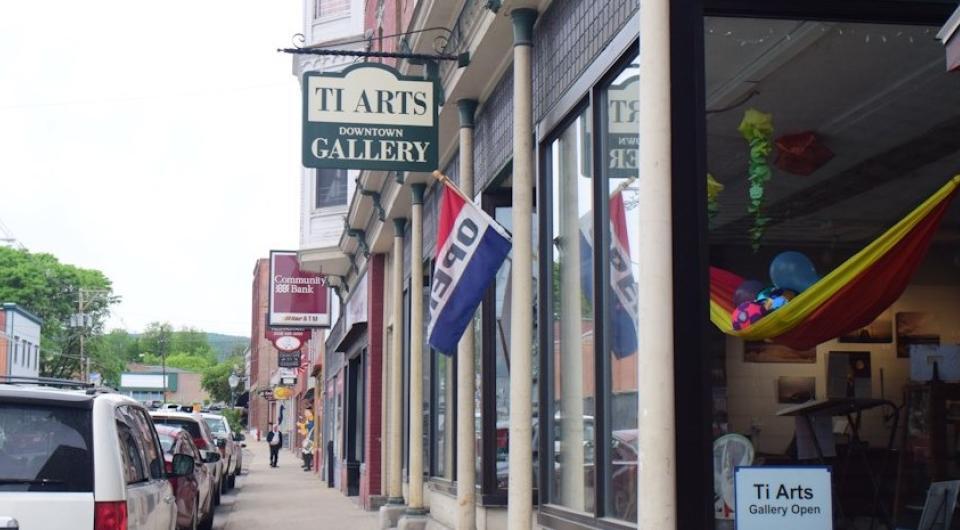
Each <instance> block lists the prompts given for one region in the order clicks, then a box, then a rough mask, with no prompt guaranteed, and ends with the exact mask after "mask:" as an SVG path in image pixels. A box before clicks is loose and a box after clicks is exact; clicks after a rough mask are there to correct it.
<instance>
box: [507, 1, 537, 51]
mask: <svg viewBox="0 0 960 530" xmlns="http://www.w3.org/2000/svg"><path fill="white" fill-rule="evenodd" d="M510 18H512V19H513V45H514V46H533V23H534V22H535V21H536V20H537V10H536V9H530V8H527V7H524V8H520V9H514V10H513V11H511V12H510Z"/></svg>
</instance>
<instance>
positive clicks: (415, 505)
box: [407, 184, 426, 515]
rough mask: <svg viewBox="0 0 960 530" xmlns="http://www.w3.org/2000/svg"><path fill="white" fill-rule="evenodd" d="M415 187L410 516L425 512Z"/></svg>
mask: <svg viewBox="0 0 960 530" xmlns="http://www.w3.org/2000/svg"><path fill="white" fill-rule="evenodd" d="M425 189H426V185H425V184H413V185H412V186H411V188H410V191H411V193H412V195H413V206H412V212H411V215H410V443H409V447H410V493H409V495H408V499H407V513H408V514H410V515H422V514H424V513H426V511H425V510H424V509H423V317H424V315H423V309H424V308H423V192H424V190H425Z"/></svg>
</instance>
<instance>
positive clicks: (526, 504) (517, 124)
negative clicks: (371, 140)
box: [507, 9, 537, 530]
mask: <svg viewBox="0 0 960 530" xmlns="http://www.w3.org/2000/svg"><path fill="white" fill-rule="evenodd" d="M511 17H512V18H513V106H514V108H513V264H512V270H511V274H512V279H513V281H512V283H511V303H512V311H511V313H510V351H511V352H515V353H516V355H511V356H510V357H511V363H510V457H509V468H508V471H509V481H508V487H509V492H508V496H507V528H508V529H509V530H529V528H530V525H531V522H532V518H533V456H532V455H533V448H532V445H533V439H532V438H533V425H532V422H533V396H532V393H533V358H532V356H531V355H529V354H527V352H530V351H531V350H532V346H533V227H532V224H533V190H534V184H535V182H534V167H533V163H534V162H533V159H534V156H533V129H532V127H533V125H532V124H533V105H532V100H533V74H532V71H531V56H532V51H533V23H534V21H535V20H536V18H537V12H536V11H535V10H533V9H514V10H513V12H511Z"/></svg>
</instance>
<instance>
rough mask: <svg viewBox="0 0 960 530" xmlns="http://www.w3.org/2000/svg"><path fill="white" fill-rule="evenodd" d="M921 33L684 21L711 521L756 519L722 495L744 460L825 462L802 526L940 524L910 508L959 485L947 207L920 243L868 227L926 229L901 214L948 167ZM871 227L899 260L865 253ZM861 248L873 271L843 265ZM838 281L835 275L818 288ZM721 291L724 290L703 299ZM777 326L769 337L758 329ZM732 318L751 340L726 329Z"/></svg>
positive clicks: (954, 247) (949, 155)
mask: <svg viewBox="0 0 960 530" xmlns="http://www.w3.org/2000/svg"><path fill="white" fill-rule="evenodd" d="M828 4H829V3H828ZM867 4H870V2H867V3H865V4H864V6H865V7H864V8H863V9H861V10H858V11H857V17H858V19H861V20H867V19H869V18H870V17H871V16H876V15H877V13H882V14H883V18H884V21H885V22H890V16H891V14H895V16H903V17H916V16H918V15H917V13H920V12H922V11H921V10H919V9H913V8H911V7H910V6H909V5H907V3H904V5H905V6H906V7H901V8H899V9H897V8H891V7H889V6H888V7H887V8H884V9H883V10H881V11H878V12H874V13H872V14H871V13H870V11H871V9H870V8H869V6H868V5H867ZM917 4H920V3H919V2H918V3H917ZM824 5H826V4H824ZM818 16H819V15H818ZM936 30H937V27H927V26H914V25H904V24H890V23H884V24H876V23H851V22H844V21H823V20H785V19H775V18H742V17H737V18H720V17H708V18H706V19H704V33H705V34H704V42H705V48H704V57H705V77H704V82H705V93H704V98H705V103H706V111H707V116H706V142H707V143H706V160H707V165H708V167H707V169H708V171H709V174H710V178H711V179H713V181H714V183H710V180H708V183H709V184H708V186H711V187H712V188H713V190H714V192H716V190H717V189H718V186H717V185H722V186H723V191H722V192H720V193H719V194H717V195H715V199H716V200H715V203H714V204H713V208H711V215H710V229H709V235H708V242H709V255H710V265H711V266H712V267H713V269H711V270H710V272H709V275H710V277H711V290H710V291H711V292H710V293H709V294H710V298H711V302H713V304H714V308H716V307H721V305H723V304H726V306H727V307H728V309H726V311H725V312H718V311H716V310H714V311H713V321H714V323H715V324H717V325H716V327H717V328H719V329H722V330H723V331H725V332H726V333H727V334H726V335H724V334H722V333H720V332H719V331H716V332H715V333H714V335H713V336H712V338H711V339H710V340H709V342H708V344H707V348H706V351H704V352H701V354H702V355H704V356H705V358H706V359H709V361H708V362H710V363H711V364H712V368H713V371H712V376H713V377H712V382H713V386H712V397H713V409H714V410H713V412H714V414H713V422H712V427H713V434H714V437H715V441H714V446H713V455H714V466H715V468H714V484H715V488H716V491H715V498H716V501H715V506H714V508H715V518H716V527H717V528H733V527H734V525H737V526H739V527H741V528H742V527H744V526H745V524H746V523H748V519H753V520H757V514H751V513H750V510H749V508H748V506H749V505H750V504H747V503H748V502H750V503H752V502H754V501H753V500H751V497H749V496H748V495H745V494H744V493H743V489H736V497H735V496H734V489H735V486H734V485H735V481H736V476H737V471H736V469H737V468H738V466H747V465H753V466H758V467H757V468H756V469H757V472H759V473H769V474H770V475H774V476H775V475H776V473H778V467H779V468H781V469H782V467H783V466H789V467H799V468H810V467H814V466H824V465H827V466H830V470H831V476H832V484H833V489H832V496H833V499H832V503H831V499H830V494H829V493H827V494H826V501H821V503H820V504H819V505H816V506H822V507H826V508H830V507H831V506H832V510H833V513H832V516H833V521H829V520H828V521H822V522H819V521H818V522H817V524H818V525H820V526H818V527H823V528H826V527H829V525H830V524H831V523H832V524H833V527H835V528H854V527H862V528H870V527H874V528H932V527H936V526H938V525H944V527H949V526H950V521H951V519H953V520H954V521H956V519H957V518H956V516H955V515H954V514H952V513H950V514H948V515H947V516H946V518H945V519H943V520H941V519H937V522H936V523H934V522H933V520H932V519H927V520H925V521H924V520H922V519H921V518H922V515H921V514H922V513H923V512H924V511H927V512H928V513H930V514H932V513H934V512H937V509H938V507H939V506H940V505H941V500H940V499H942V498H944V494H945V491H946V492H951V493H950V494H953V495H955V493H956V491H957V486H956V484H957V483H956V482H952V481H956V480H960V459H958V453H957V447H958V444H957V442H958V440H960V438H958V432H960V430H958V429H957V422H956V418H957V412H958V411H960V408H958V407H957V403H958V402H957V401H955V400H956V399H957V398H958V397H960V385H958V384H957V383H956V382H955V381H957V380H960V373H957V372H956V370H954V369H951V368H947V364H948V363H947V362H946V361H944V362H939V361H937V359H956V358H957V356H958V355H960V353H958V348H957V346H956V344H957V343H958V342H960V335H958V333H957V329H958V328H957V326H956V322H958V321H960V275H958V274H957V271H958V267H960V238H958V234H960V203H958V201H956V200H954V201H953V203H952V204H951V203H949V202H948V203H947V204H948V206H947V207H946V208H945V210H943V216H942V218H940V219H939V222H938V223H934V224H933V226H932V228H931V229H930V230H929V231H928V230H926V229H925V230H923V232H926V233H929V234H932V243H931V245H930V247H929V250H927V248H926V245H919V241H920V240H921V239H922V236H923V234H919V233H917V231H913V230H903V231H896V233H895V234H893V233H889V232H888V231H889V230H890V229H891V227H894V226H895V225H897V224H898V223H899V222H901V220H904V219H908V215H914V214H911V212H915V215H916V217H910V218H909V219H917V220H919V219H925V220H929V219H930V218H931V216H928V215H926V214H925V213H924V209H923V208H918V206H919V205H921V203H923V202H924V201H925V200H927V199H928V198H931V197H932V196H934V194H935V193H936V192H937V190H940V189H942V188H943V187H944V186H945V185H947V184H948V183H949V182H950V179H951V178H952V177H953V176H954V175H956V174H957V172H958V169H960V76H958V75H957V74H956V73H949V72H946V71H945V67H944V49H943V46H942V45H941V44H940V43H938V42H936V41H935V40H934V38H933V37H934V35H935V33H936ZM748 142H749V143H748ZM758 175H769V179H766V178H764V179H757V178H755V177H756V176H758ZM675 178H676V176H675ZM703 178H707V176H706V175H703ZM761 191H762V193H760V192H761ZM758 199H759V200H758ZM711 202H714V201H711ZM758 203H759V204H760V206H761V209H760V212H759V215H757V214H756V213H755V211H752V210H751V208H752V207H754V206H755V205H757V204H758ZM920 222H925V221H920ZM901 226H903V225H901ZM885 233H889V234H892V236H893V239H887V241H900V242H903V243H904V244H905V245H909V246H911V248H912V250H910V251H905V250H902V249H903V248H905V247H900V246H896V245H899V243H897V244H895V245H894V246H889V247H887V246H886V245H882V246H883V247H885V248H887V249H888V250H883V249H881V248H878V247H877V246H876V242H878V241H882V240H883V239H881V238H882V237H884V234H885ZM901 235H902V236H903V239H901V238H900V236H901ZM918 245H919V246H918ZM871 249H873V250H878V251H879V253H878V254H874V255H875V256H876V258H877V261H873V260H872V259H870V260H868V261H869V262H871V263H872V264H873V265H871V266H869V267H863V266H862V265H863V264H864V263H865V262H864V261H863V260H860V258H857V260H859V261H851V258H852V257H853V256H867V255H868V254H870V250H871ZM890 249H892V250H890ZM787 251H789V253H787ZM907 258H911V259H913V260H914V261H913V262H912V263H911V261H910V260H909V259H907ZM778 264H779V265H778ZM787 265H791V266H793V267H794V268H793V269H787V268H785V267H786V266H787ZM914 265H916V267H915V268H914ZM841 270H847V271H851V273H850V274H848V275H847V277H846V278H841V277H839V276H840V275H832V276H830V278H831V279H827V278H826V276H827V275H828V274H830V273H831V272H837V271H841ZM720 271H726V272H725V273H721V272H720ZM805 271H811V274H807V273H806V272H805ZM947 271H950V272H947ZM704 272H705V273H706V271H704ZM729 274H732V275H734V276H730V275H729ZM819 278H823V279H819ZM746 280H755V282H748V281H746ZM857 280H859V282H864V283H862V285H863V284H866V285H869V288H868V291H867V292H866V294H863V293H865V291H862V290H858V289H857V283H858V281H857ZM678 281H682V280H679V279H678ZM833 282H836V283H835V285H836V286H837V287H838V290H836V291H834V292H828V290H826V289H825V286H828V285H831V284H833ZM724 284H726V285H730V287H731V288H733V289H736V292H734V293H730V294H732V295H733V296H729V295H726V296H725V295H723V294H722V293H719V292H718V291H717V290H716V288H719V287H722V285H724ZM898 284H899V287H897V285H898ZM891 286H894V287H893V289H892V291H891ZM900 287H902V288H903V289H902V290H901V289H900ZM761 289H762V290H763V291H762V292H758V291H760V290H761ZM850 293H860V294H855V295H854V296H851V294H850ZM705 294H706V293H705ZM820 296H823V297H824V298H823V300H824V302H823V303H818V304H817V306H816V309H815V311H816V312H815V313H809V314H804V311H803V307H804V301H805V300H812V299H815V298H816V297H820ZM734 299H736V304H734V303H733V302H734ZM738 307H739V308H738ZM831 307H832V309H831ZM778 315H779V316H778ZM851 315H856V316H854V317H852V318H851ZM788 318H789V322H790V328H789V329H779V330H770V332H769V333H768V332H764V331H762V330H763V329H764V328H765V327H766V325H767V324H769V323H771V322H777V321H784V320H785V319H788ZM837 323H840V324H841V325H840V326H836V324H837ZM734 325H736V327H738V328H740V329H741V330H744V329H745V330H747V331H748V332H755V333H753V336H749V337H742V336H738V333H737V332H735V331H733V330H732V329H731V328H733V327H734ZM841 328H846V329H841ZM824 330H827V331H824ZM745 339H748V340H745ZM934 363H939V364H938V372H937V371H934V370H933V369H932V366H933V364H934ZM949 364H951V366H956V365H955V364H953V362H952V361H951V362H950V363H949ZM935 373H936V374H937V375H934V374H935ZM678 377H683V374H678ZM678 421H682V418H678ZM704 427H706V426H705V425H704ZM704 456H706V455H704ZM678 457H680V458H682V457H683V455H680V454H678ZM756 496H757V494H755V495H754V499H755V498H756ZM819 498H821V499H822V498H824V497H823V496H821V497H819ZM951 498H952V497H951ZM810 504H811V503H808V504H807V506H809V505H810ZM800 506H801V507H804V506H805V505H804V504H802V503H801V504H800ZM925 507H926V508H925ZM950 510H952V508H951V509H950ZM794 513H796V512H794ZM938 513H939V512H938ZM777 519H778V520H781V519H782V520H783V524H785V525H787V526H789V525H790V524H791V522H790V520H791V518H790V517H787V518H779V517H778V518H777ZM808 520H810V521H813V519H808ZM942 521H946V523H943V522H942ZM807 524H813V523H812V522H808V523H807ZM954 526H956V524H955V522H954Z"/></svg>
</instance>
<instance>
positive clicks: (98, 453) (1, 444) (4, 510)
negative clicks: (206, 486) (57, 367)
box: [0, 384, 195, 530]
mask: <svg viewBox="0 0 960 530" xmlns="http://www.w3.org/2000/svg"><path fill="white" fill-rule="evenodd" d="M171 464H172V469H171V472H169V473H168V472H165V470H164V460H163V450H162V448H161V445H160V440H159V438H158V437H157V433H156V430H155V429H154V425H153V422H152V421H151V420H150V416H149V414H148V413H147V409H146V408H145V407H144V406H143V405H141V404H140V403H138V402H136V401H134V400H133V399H130V398H128V397H126V396H122V395H119V394H115V393H108V392H102V391H95V390H86V391H85V390H63V389H57V388H49V387H40V386H35V385H24V384H0V521H5V522H7V523H8V524H9V525H10V526H8V527H9V528H22V529H33V528H37V529H45V528H96V529H97V530H122V529H123V530H172V529H173V528H174V525H175V524H176V506H175V505H174V503H173V501H174V497H173V488H172V486H171V485H170V482H169V481H168V478H170V477H173V476H180V475H178V473H182V475H186V474H187V472H188V471H189V470H190V469H191V467H192V466H194V465H195V461H194V460H193V458H191V457H190V456H188V455H176V456H174V457H173V458H172V460H171Z"/></svg>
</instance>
